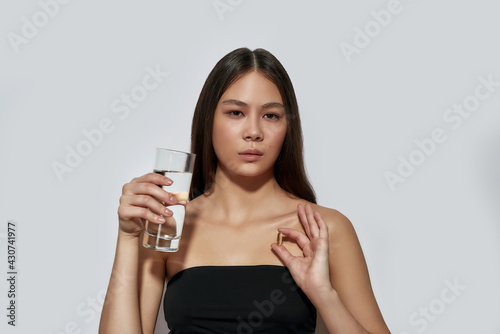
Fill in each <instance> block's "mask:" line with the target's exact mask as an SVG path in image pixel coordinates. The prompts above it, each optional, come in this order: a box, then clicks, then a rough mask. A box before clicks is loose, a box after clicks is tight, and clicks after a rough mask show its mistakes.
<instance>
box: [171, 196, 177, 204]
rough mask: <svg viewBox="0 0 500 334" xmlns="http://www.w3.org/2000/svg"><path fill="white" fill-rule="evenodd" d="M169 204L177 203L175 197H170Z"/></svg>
mask: <svg viewBox="0 0 500 334" xmlns="http://www.w3.org/2000/svg"><path fill="white" fill-rule="evenodd" d="M170 203H172V204H175V203H177V198H175V196H170Z"/></svg>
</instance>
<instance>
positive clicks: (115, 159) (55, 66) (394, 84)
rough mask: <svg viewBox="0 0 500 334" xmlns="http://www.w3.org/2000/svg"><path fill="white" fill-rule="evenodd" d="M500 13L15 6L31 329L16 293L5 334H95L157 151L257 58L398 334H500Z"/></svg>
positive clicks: (3, 96)
mask: <svg viewBox="0 0 500 334" xmlns="http://www.w3.org/2000/svg"><path fill="white" fill-rule="evenodd" d="M499 10H500V5H499V4H498V3H497V2H495V1H486V0H474V1H472V0H468V1H466V0H464V1H451V0H447V1H429V0H413V1H411V0H401V1H396V0H389V1H388V0H384V1H379V0H376V1H366V0H363V1H347V0H341V1H335V2H331V1H290V0H287V1H285V0H280V1H263V0H254V1H243V0H217V1H213V0H205V1H202V0H195V1H116V0H113V1H105V2H103V1H76V0H73V1H67V0H66V1H62V0H60V2H58V1H56V0H40V1H37V0H29V1H28V0H23V1H15V2H13V1H9V2H5V1H4V2H2V4H1V5H0V35H1V39H0V57H1V61H0V162H1V163H0V182H1V183H0V254H1V255H0V262H1V263H0V267H1V268H3V269H2V270H3V274H2V275H1V276H2V277H5V276H7V271H8V269H7V224H8V221H9V220H12V221H15V222H17V235H16V242H17V243H16V247H17V248H16V266H17V268H16V269H17V271H18V274H17V287H16V292H17V295H16V298H17V299H16V307H17V313H16V316H17V318H16V326H15V327H12V326H9V325H7V321H8V318H7V316H6V315H7V313H8V311H7V310H6V307H7V303H9V301H10V300H9V299H8V298H7V292H8V289H9V287H8V286H7V280H6V279H1V280H0V282H1V283H0V296H2V297H1V298H0V300H1V302H0V305H3V306H2V307H1V309H2V310H3V311H2V314H0V315H1V316H0V319H2V320H1V322H2V323H1V325H0V328H2V329H1V332H2V333H6V332H7V333H41V334H60V333H67V334H69V333H96V332H97V328H98V324H99V316H100V312H101V308H102V300H103V297H104V293H105V289H106V287H107V284H108V280H109V275H110V271H111V266H112V261H113V257H114V250H115V245H116V236H117V213H116V211H117V208H118V200H119V197H120V194H121V188H122V186H123V184H124V183H126V182H128V181H130V180H131V179H132V178H133V177H136V176H139V175H142V174H144V173H147V172H149V171H151V169H152V164H153V159H154V149H155V148H156V147H168V148H174V149H178V150H189V139H190V125H191V119H192V113H193V110H194V106H195V103H196V101H197V98H198V94H199V92H200V90H201V87H202V85H203V82H204V80H205V79H206V77H207V75H208V73H209V71H210V70H211V69H212V67H213V66H214V65H215V63H216V62H217V61H218V60H219V59H220V58H221V57H222V56H224V55H225V54H226V53H228V52H230V51H232V50H233V49H235V48H238V47H249V48H251V49H254V48H265V49H268V50H269V51H271V52H272V53H273V54H274V55H275V56H276V57H278V59H280V61H281V62H282V63H283V65H284V66H285V68H286V69H287V71H288V73H289V75H290V77H291V79H292V81H293V83H294V86H295V89H296V94H297V97H298V102H299V107H300V112H301V119H302V125H303V132H304V138H305V143H304V144H305V160H306V167H307V172H308V175H309V177H310V179H311V181H312V183H313V186H314V187H315V190H316V192H317V196H318V202H319V204H321V205H323V206H327V207H331V208H335V209H337V210H339V211H340V212H342V213H343V214H344V215H346V216H347V217H348V218H349V219H350V220H351V221H352V223H353V225H354V227H355V229H356V231H357V233H358V236H359V239H360V241H361V244H362V247H363V250H364V253H365V257H366V261H367V264H368V267H369V270H370V275H371V281H372V285H373V289H374V292H375V294H376V297H377V300H378V303H379V306H380V308H381V310H382V312H383V315H384V317H385V320H386V321H387V323H388V325H389V327H390V329H391V331H392V332H393V333H396V334H416V333H428V334H431V333H440V334H441V333H454V334H462V333H463V334H469V333H484V334H499V333H500V320H499V317H498V315H499V314H500V284H499V283H500V226H499V225H500V205H499V204H500V131H499V130H500V68H499V59H500V43H498V31H500V20H498V12H499ZM151 73H156V75H155V77H154V78H156V79H155V80H156V81H154V80H150V79H146V84H145V83H144V80H145V79H144V78H145V77H147V75H151ZM151 78H153V77H151ZM148 80H149V81H148ZM145 85H146V86H147V87H146V86H145ZM146 88H147V89H146ZM127 96H128V97H129V99H130V100H129V101H128V102H126V99H127ZM127 103H128V104H127ZM159 321H160V322H162V321H163V317H162V315H160V317H159ZM160 332H163V333H166V332H168V330H167V329H165V325H164V324H162V325H160V326H159V328H158V330H157V333H160Z"/></svg>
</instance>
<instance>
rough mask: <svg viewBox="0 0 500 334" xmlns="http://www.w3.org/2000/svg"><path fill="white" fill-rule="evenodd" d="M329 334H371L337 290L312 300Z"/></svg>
mask: <svg viewBox="0 0 500 334" xmlns="http://www.w3.org/2000/svg"><path fill="white" fill-rule="evenodd" d="M311 302H312V303H313V304H314V306H315V307H316V309H317V311H318V313H319V314H320V316H321V318H322V319H323V322H324V324H325V326H326V328H327V329H328V333H329V334H338V333H339V334H369V332H368V331H367V330H365V329H364V328H363V326H361V325H360V323H359V322H358V321H357V320H356V319H355V318H354V317H353V315H352V314H351V313H350V312H349V310H348V309H347V308H346V307H345V305H344V304H343V303H342V300H341V299H340V297H339V296H338V294H337V292H336V291H335V290H333V289H332V290H331V291H328V292H326V293H321V294H319V296H318V297H316V298H313V299H311Z"/></svg>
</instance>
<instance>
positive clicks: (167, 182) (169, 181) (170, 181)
mask: <svg viewBox="0 0 500 334" xmlns="http://www.w3.org/2000/svg"><path fill="white" fill-rule="evenodd" d="M165 184H166V185H167V186H169V185H171V184H172V180H170V179H169V178H167V177H166V178H165Z"/></svg>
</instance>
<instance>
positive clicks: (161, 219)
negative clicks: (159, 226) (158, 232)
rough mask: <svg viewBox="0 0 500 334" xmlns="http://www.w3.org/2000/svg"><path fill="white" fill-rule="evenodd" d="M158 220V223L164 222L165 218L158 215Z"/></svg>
mask: <svg viewBox="0 0 500 334" xmlns="http://www.w3.org/2000/svg"><path fill="white" fill-rule="evenodd" d="M158 221H159V222H160V223H164V222H165V221H166V220H165V218H163V217H161V216H160V217H158Z"/></svg>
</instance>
